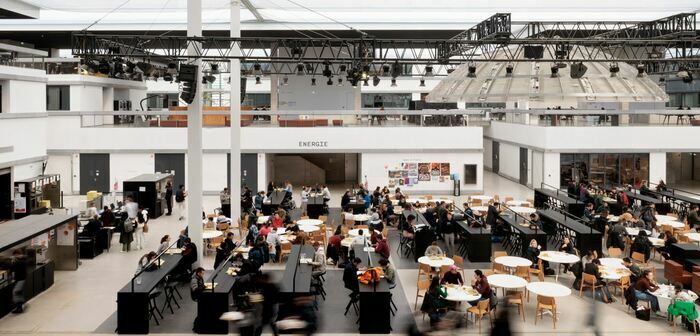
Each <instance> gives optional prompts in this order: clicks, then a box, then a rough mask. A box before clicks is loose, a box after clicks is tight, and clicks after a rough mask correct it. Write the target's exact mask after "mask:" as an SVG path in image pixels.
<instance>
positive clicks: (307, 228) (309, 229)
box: [299, 225, 320, 233]
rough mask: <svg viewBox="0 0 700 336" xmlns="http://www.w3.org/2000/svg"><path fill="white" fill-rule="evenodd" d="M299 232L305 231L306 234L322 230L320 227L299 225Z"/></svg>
mask: <svg viewBox="0 0 700 336" xmlns="http://www.w3.org/2000/svg"><path fill="white" fill-rule="evenodd" d="M299 230H301V231H304V232H307V233H308V232H316V231H318V230H320V228H319V227H318V226H313V225H299Z"/></svg>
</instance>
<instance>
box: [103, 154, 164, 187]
mask: <svg viewBox="0 0 700 336" xmlns="http://www.w3.org/2000/svg"><path fill="white" fill-rule="evenodd" d="M154 167H155V158H154V155H153V154H145V153H144V154H121V153H120V154H117V153H112V154H110V156H109V184H110V189H114V183H115V182H116V183H117V190H116V191H119V192H120V191H122V183H123V182H124V181H125V180H128V179H130V178H133V177H136V176H138V175H141V174H152V173H153V168H154Z"/></svg>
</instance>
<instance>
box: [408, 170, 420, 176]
mask: <svg viewBox="0 0 700 336" xmlns="http://www.w3.org/2000/svg"><path fill="white" fill-rule="evenodd" d="M408 177H418V169H411V170H409V171H408Z"/></svg>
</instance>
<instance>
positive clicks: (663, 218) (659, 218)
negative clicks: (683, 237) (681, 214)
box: [655, 215, 678, 223]
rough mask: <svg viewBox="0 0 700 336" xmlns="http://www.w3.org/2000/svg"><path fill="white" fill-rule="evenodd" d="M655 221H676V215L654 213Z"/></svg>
mask: <svg viewBox="0 0 700 336" xmlns="http://www.w3.org/2000/svg"><path fill="white" fill-rule="evenodd" d="M655 217H656V221H657V222H658V223H663V222H677V221H678V217H673V216H667V215H656V216H655Z"/></svg>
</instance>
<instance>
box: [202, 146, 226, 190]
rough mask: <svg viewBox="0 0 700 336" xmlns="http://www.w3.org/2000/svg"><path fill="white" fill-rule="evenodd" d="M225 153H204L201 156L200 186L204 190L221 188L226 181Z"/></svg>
mask: <svg viewBox="0 0 700 336" xmlns="http://www.w3.org/2000/svg"><path fill="white" fill-rule="evenodd" d="M226 156H227V155H226V154H225V153H205V154H204V157H203V163H204V166H203V169H204V176H203V177H202V178H203V180H202V188H203V190H205V191H213V190H219V191H220V190H221V189H223V188H224V187H225V186H226V185H228V182H227V181H226V177H227V176H228V175H227V174H228V173H227V172H226Z"/></svg>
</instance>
